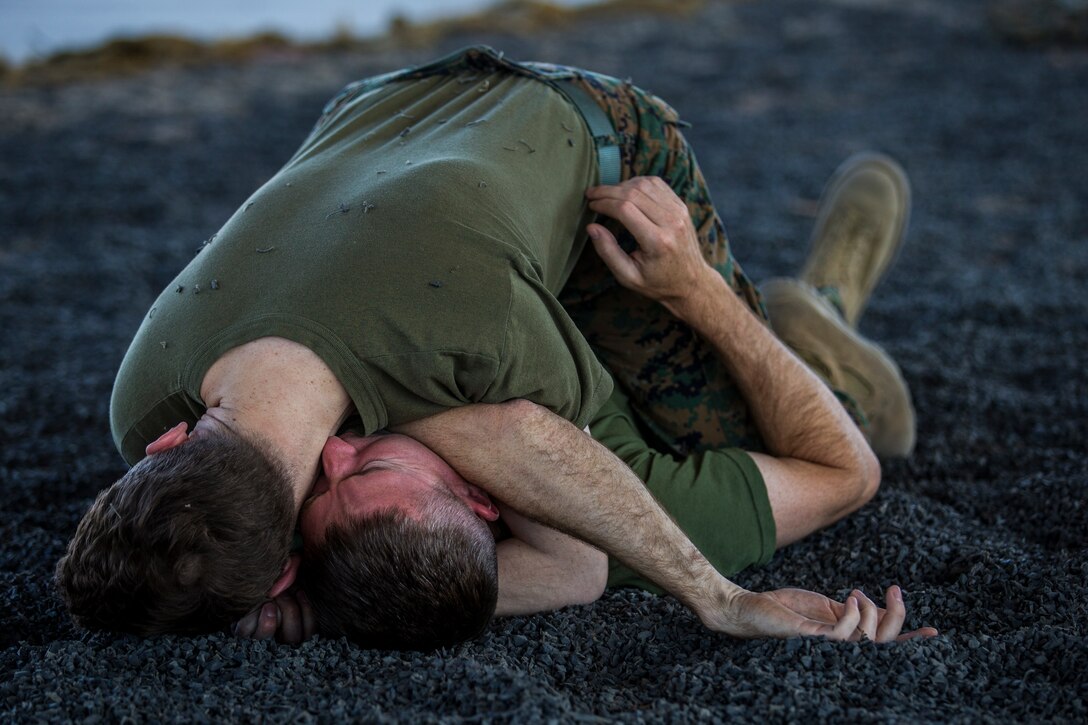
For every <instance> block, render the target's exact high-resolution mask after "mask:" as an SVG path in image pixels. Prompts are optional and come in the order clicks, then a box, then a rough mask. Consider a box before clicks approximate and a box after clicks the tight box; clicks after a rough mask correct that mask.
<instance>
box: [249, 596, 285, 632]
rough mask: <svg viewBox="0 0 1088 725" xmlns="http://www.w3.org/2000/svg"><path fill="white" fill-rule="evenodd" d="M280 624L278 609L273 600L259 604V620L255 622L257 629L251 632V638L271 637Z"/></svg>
mask: <svg viewBox="0 0 1088 725" xmlns="http://www.w3.org/2000/svg"><path fill="white" fill-rule="evenodd" d="M279 624H280V610H279V607H277V606H276V603H275V602H265V603H264V604H263V605H262V606H261V612H260V620H259V621H258V622H257V630H256V631H255V632H254V633H253V639H271V638H272V637H274V636H275V634H276V630H277V629H278V628H279Z"/></svg>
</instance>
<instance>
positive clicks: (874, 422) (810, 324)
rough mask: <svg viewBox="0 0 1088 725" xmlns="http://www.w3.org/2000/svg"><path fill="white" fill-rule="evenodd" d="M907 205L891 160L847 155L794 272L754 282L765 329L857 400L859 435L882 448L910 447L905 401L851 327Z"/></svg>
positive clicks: (890, 368) (896, 381) (877, 350)
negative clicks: (863, 427)
mask: <svg viewBox="0 0 1088 725" xmlns="http://www.w3.org/2000/svg"><path fill="white" fill-rule="evenodd" d="M909 214H910V186H909V184H908V183H907V178H906V175H905V174H904V173H903V171H902V170H901V169H900V168H899V166H898V165H897V164H896V163H895V162H894V161H892V160H891V159H888V158H886V157H883V156H878V155H874V154H867V155H863V156H855V157H853V158H851V159H849V160H847V162H846V163H844V164H843V165H842V166H840V167H839V169H838V171H836V172H835V175H834V176H833V177H832V179H831V181H830V182H829V183H828V186H827V189H826V190H825V192H824V196H823V198H822V199H821V201H820V210H819V214H818V217H817V220H816V228H815V231H814V232H813V235H812V251H811V254H810V256H809V259H808V261H807V262H806V264H805V267H804V270H803V271H802V273H801V279H800V280H794V279H774V280H769V281H768V282H766V283H765V284H763V286H762V291H763V298H764V302H765V303H766V306H767V313H768V316H769V317H770V322H771V327H772V329H773V330H774V332H775V334H776V335H777V336H778V338H779V339H780V340H782V342H784V343H785V344H786V345H787V346H788V347H789V348H791V349H792V350H793V351H794V352H795V353H797V355H798V356H799V357H801V359H802V360H804V361H805V362H806V363H807V364H808V365H809V367H811V368H812V369H813V371H815V372H816V374H817V375H819V376H820V377H821V378H822V379H823V380H824V381H825V382H827V383H828V384H829V385H830V386H831V387H832V388H834V389H837V390H841V391H842V392H844V393H847V394H848V395H850V396H851V397H852V398H853V399H854V400H855V401H856V402H857V403H858V405H859V406H860V407H861V410H862V412H864V413H865V416H866V417H867V418H868V420H869V430H868V431H867V434H868V437H869V444H870V445H871V446H872V448H873V451H874V452H875V453H876V454H877V455H879V456H884V457H901V456H907V455H910V452H911V451H912V450H913V449H914V439H915V422H914V407H913V406H912V405H911V400H910V390H909V389H908V388H907V383H906V381H905V380H904V379H903V375H902V373H901V372H900V371H899V366H898V365H896V364H895V361H894V360H892V359H891V357H890V356H889V355H888V354H887V353H886V352H885V351H884V350H883V349H882V348H881V347H880V346H879V345H876V344H875V343H873V342H870V341H869V340H866V339H865V338H864V337H862V336H861V335H859V334H858V332H857V330H856V329H855V328H856V326H857V321H858V318H859V317H861V314H862V312H863V311H864V309H865V304H866V303H867V302H868V300H869V296H870V295H871V294H872V291H873V288H874V287H876V284H877V282H878V281H880V278H881V277H882V276H883V274H884V272H885V270H887V268H888V265H889V264H890V263H891V261H892V259H893V258H894V257H895V253H896V251H897V250H898V248H899V245H900V243H901V241H902V238H903V232H904V230H905V228H906V224H907V218H908V216H909Z"/></svg>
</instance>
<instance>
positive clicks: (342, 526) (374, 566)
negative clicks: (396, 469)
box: [300, 493, 499, 651]
mask: <svg viewBox="0 0 1088 725" xmlns="http://www.w3.org/2000/svg"><path fill="white" fill-rule="evenodd" d="M300 572H301V576H302V579H303V581H302V588H303V589H304V590H305V591H306V595H307V596H308V597H309V599H310V601H311V603H312V604H313V608H314V617H315V619H316V620H317V627H318V631H320V632H321V633H322V634H325V635H328V636H346V637H347V638H348V639H349V640H351V641H352V642H355V643H356V644H358V645H361V646H363V647H375V648H381V649H411V650H424V651H426V650H431V649H435V648H437V647H443V646H446V645H451V644H456V643H458V642H463V641H465V640H467V639H472V638H474V637H477V636H479V635H480V634H481V633H483V631H484V629H486V627H487V624H488V622H490V621H491V618H492V616H494V614H495V605H496V603H497V602H498V594H499V584H498V581H499V578H498V564H497V560H496V557H495V538H494V536H492V534H491V531H490V529H488V527H487V524H486V523H484V522H483V521H482V520H481V519H480V518H478V517H477V516H476V515H475V514H474V513H473V512H472V511H471V510H470V509H469V508H468V507H467V506H466V505H465V504H464V503H462V502H461V501H460V500H459V499H457V498H456V497H455V496H453V494H449V495H448V496H445V495H443V494H441V493H439V494H436V496H435V498H434V499H432V500H431V501H428V503H427V504H426V507H425V514H424V517H423V519H422V520H417V519H414V518H412V517H409V516H408V515H407V514H405V513H404V512H403V511H399V510H396V509H386V510H382V511H377V512H375V513H373V514H370V515H368V516H366V517H362V518H359V519H356V520H354V521H350V522H347V523H340V522H334V523H332V524H330V525H329V526H328V528H327V529H326V530H325V537H324V539H323V540H322V541H321V542H320V543H319V544H314V543H312V542H309V541H308V542H306V551H305V554H304V555H303V560H302V567H301V569H300Z"/></svg>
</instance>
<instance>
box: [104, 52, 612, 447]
mask: <svg viewBox="0 0 1088 725" xmlns="http://www.w3.org/2000/svg"><path fill="white" fill-rule="evenodd" d="M596 180H597V167H596V159H595V155H594V148H593V140H592V137H591V136H590V134H589V131H588V129H587V128H586V126H585V123H584V122H583V121H582V119H581V116H580V115H579V113H578V111H577V110H576V109H575V108H574V106H572V105H571V104H570V103H569V102H568V101H567V100H566V98H565V97H563V96H562V95H561V94H560V93H559V92H558V91H556V90H554V89H553V88H552V87H551V86H549V85H548V84H546V83H543V82H541V81H539V80H536V79H533V78H528V77H525V76H523V75H515V74H513V73H510V72H508V71H504V70H494V71H492V72H480V71H474V72H473V74H472V75H471V76H468V77H465V76H463V75H459V74H456V73H452V74H441V75H435V76H431V77H427V78H423V79H420V80H410V81H397V82H393V83H390V84H388V85H385V86H382V87H380V88H378V89H376V90H372V91H370V92H368V93H365V94H363V95H362V96H360V97H357V98H354V99H352V100H351V101H349V102H347V103H345V104H344V105H343V106H341V107H339V108H338V109H336V111H335V113H333V114H332V115H331V116H330V117H328V118H327V119H325V120H324V121H323V122H322V125H321V126H320V127H319V128H317V129H315V131H314V132H313V133H312V134H311V136H310V137H309V138H308V139H307V140H306V141H305V143H304V144H303V146H302V147H301V148H300V149H299V150H298V152H297V153H296V154H295V155H294V157H293V158H292V159H291V160H290V161H289V162H288V163H287V164H286V165H285V166H284V167H283V169H281V170H280V171H279V172H278V173H277V174H276V175H275V176H273V177H272V179H270V180H269V181H268V183H266V184H265V185H264V186H262V187H261V188H260V189H259V190H257V192H255V193H254V194H253V195H252V196H251V197H250V198H249V199H248V200H247V201H246V202H245V203H244V204H243V205H242V206H241V207H240V208H239V209H238V211H237V212H235V214H234V215H233V216H232V217H231V218H230V219H229V220H228V221H227V223H226V224H225V225H224V226H223V228H222V229H220V230H219V232H218V233H217V234H216V235H215V237H213V239H212V241H211V243H210V244H208V245H207V246H206V247H205V248H204V249H203V250H202V251H201V252H199V253H198V254H197V256H196V257H195V258H194V259H193V260H192V262H190V263H189V264H188V266H186V267H185V268H184V269H183V270H182V271H181V273H180V274H178V276H177V277H176V278H175V279H174V280H173V281H172V282H171V283H170V284H169V285H168V286H167V288H166V289H165V290H164V291H163V292H162V294H161V295H160V296H159V297H158V299H157V300H156V301H155V303H154V305H153V306H152V308H151V310H150V311H149V312H148V314H147V316H146V317H145V318H144V320H143V323H142V324H141V326H140V329H139V331H138V332H137V333H136V336H135V339H134V340H133V341H132V344H131V346H130V347H129V350H128V353H127V354H126V356H125V359H124V361H123V362H122V364H121V368H120V371H119V372H118V375H117V380H116V383H115V386H114V391H113V397H112V400H111V406H110V417H111V426H112V429H113V435H114V440H115V442H116V444H117V446H118V448H119V450H120V451H121V452H122V455H123V456H124V457H125V459H126V460H127V461H129V462H130V463H134V462H136V461H138V460H139V459H140V458H142V457H143V449H144V446H145V445H146V444H147V443H148V442H150V441H152V440H154V439H155V438H156V437H157V436H159V435H160V434H161V433H162V432H163V431H164V430H165V429H166V428H168V427H169V426H172V425H174V424H176V423H177V422H179V421H183V420H184V421H188V422H193V421H195V420H196V419H197V418H198V417H199V416H200V415H201V414H202V413H203V412H204V410H205V406H204V403H203V401H202V400H201V399H200V386H201V382H202V380H203V378H204V375H205V373H206V371H207V370H208V368H209V367H210V366H211V365H212V363H214V362H215V361H216V360H217V359H218V358H219V357H220V356H222V355H223V354H224V353H225V352H227V351H228V350H230V349H231V348H234V347H237V346H238V345H241V344H243V343H246V342H249V341H252V340H255V339H258V338H261V337H267V336H278V337H283V338H287V339H289V340H293V341H295V342H298V343H301V344H303V345H306V346H307V347H309V348H310V349H312V350H313V351H314V352H315V353H317V354H318V355H319V356H320V357H321V358H322V359H323V360H324V361H325V362H326V363H327V364H328V365H329V367H330V368H331V369H332V371H333V372H334V373H335V374H336V376H337V378H338V379H339V380H340V382H341V383H342V384H343V385H344V387H345V388H346V389H347V391H348V393H349V394H350V396H351V399H352V400H353V401H354V404H355V406H356V408H357V410H358V414H359V416H360V418H361V420H362V424H363V428H364V431H365V432H366V433H371V432H373V431H375V430H378V429H381V428H384V427H386V426H388V425H393V424H397V423H401V422H405V421H410V420H415V419H419V418H422V417H425V416H428V415H432V414H434V413H438V412H440V411H442V410H445V409H448V408H453V407H458V406H461V405H465V404H468V403H475V402H482V403H497V402H502V401H506V400H510V399H514V398H525V399H528V400H532V401H534V402H536V403H538V404H541V405H544V406H546V407H548V408H550V409H552V410H553V411H555V412H556V413H558V414H559V415H561V416H563V417H564V418H566V419H568V420H570V421H572V422H573V423H574V424H576V425H578V426H580V427H581V426H584V425H585V424H586V423H587V422H588V421H589V419H590V417H591V416H592V415H593V414H594V413H595V412H596V411H597V409H598V408H599V407H600V405H601V404H602V403H603V402H604V401H605V400H606V399H607V397H608V395H609V393H610V392H611V388H612V383H611V379H610V378H609V376H608V375H607V373H606V372H605V370H604V369H603V367H602V366H601V365H600V363H599V362H598V361H597V359H596V357H595V356H594V355H593V353H592V351H591V350H590V348H589V346H588V344H587V343H586V341H585V340H584V338H583V337H582V335H581V334H580V333H579V332H578V330H577V329H576V328H575V326H574V324H573V323H572V322H571V320H570V319H569V318H568V316H567V315H566V313H565V312H564V311H563V309H562V307H561V306H560V305H559V303H558V302H557V301H556V299H555V293H556V292H557V291H558V290H559V289H560V288H561V287H562V285H563V283H564V282H565V280H566V278H567V276H568V275H569V273H570V271H571V268H572V267H573V265H574V262H575V260H576V259H577V257H578V255H579V254H580V253H581V251H582V248H583V247H584V245H585V234H584V229H585V226H586V224H587V223H588V222H589V221H590V219H591V214H590V212H589V211H588V210H587V208H586V204H585V200H584V192H585V189H586V188H587V187H589V186H592V185H593V184H595V183H596Z"/></svg>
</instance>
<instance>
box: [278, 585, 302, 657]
mask: <svg viewBox="0 0 1088 725" xmlns="http://www.w3.org/2000/svg"><path fill="white" fill-rule="evenodd" d="M275 601H276V606H277V607H278V608H279V610H280V626H279V628H278V629H277V630H276V641H277V642H282V643H283V644H289V645H297V644H299V643H300V642H302V612H301V611H300V610H299V606H298V603H297V602H296V601H295V598H294V596H292V595H291V594H281V595H280V596H278V597H276V600H275Z"/></svg>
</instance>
